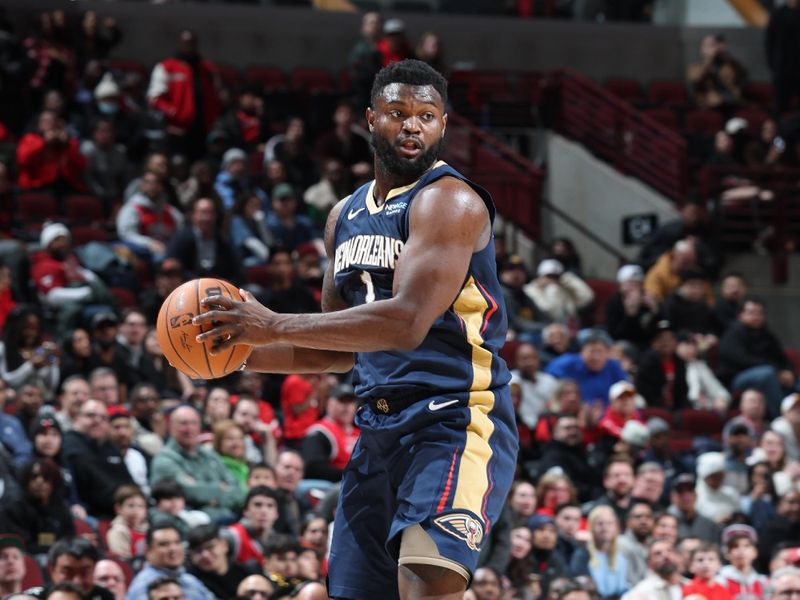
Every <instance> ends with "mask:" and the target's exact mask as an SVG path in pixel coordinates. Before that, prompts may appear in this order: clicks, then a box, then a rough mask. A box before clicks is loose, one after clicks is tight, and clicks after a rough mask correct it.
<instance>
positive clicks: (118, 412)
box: [108, 404, 131, 421]
mask: <svg viewBox="0 0 800 600" xmlns="http://www.w3.org/2000/svg"><path fill="white" fill-rule="evenodd" d="M130 416H131V413H129V412H128V409H126V408H125V407H124V406H123V405H122V404H112V405H111V406H109V407H108V420H109V421H113V420H114V419H123V418H128V417H130Z"/></svg>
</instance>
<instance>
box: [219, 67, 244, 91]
mask: <svg viewBox="0 0 800 600" xmlns="http://www.w3.org/2000/svg"><path fill="white" fill-rule="evenodd" d="M214 66H215V67H216V69H217V73H219V78H220V79H221V80H222V83H223V84H224V85H225V86H226V87H228V88H230V89H232V90H233V91H234V92H236V91H238V90H239V88H241V87H242V75H241V73H240V72H239V69H238V68H237V67H235V66H233V65H227V64H224V63H216V64H215V65H214Z"/></svg>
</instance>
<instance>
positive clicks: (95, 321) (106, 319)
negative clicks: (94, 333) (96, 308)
mask: <svg viewBox="0 0 800 600" xmlns="http://www.w3.org/2000/svg"><path fill="white" fill-rule="evenodd" d="M106 323H110V324H111V325H117V324H118V323H119V319H118V318H117V315H115V314H114V313H113V312H111V311H105V312H100V313H97V314H96V315H95V316H93V317H92V329H96V328H97V327H100V325H104V324H106Z"/></svg>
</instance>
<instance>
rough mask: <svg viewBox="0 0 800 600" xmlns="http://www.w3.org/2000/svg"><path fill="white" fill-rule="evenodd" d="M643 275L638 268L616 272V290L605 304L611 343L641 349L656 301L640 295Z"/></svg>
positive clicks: (647, 332) (621, 268)
mask: <svg viewBox="0 0 800 600" xmlns="http://www.w3.org/2000/svg"><path fill="white" fill-rule="evenodd" d="M643 282H644V272H643V271H642V267H640V266H639V265H624V266H622V267H620V269H619V271H617V284H618V286H619V287H618V291H617V293H616V294H614V295H613V296H611V298H609V299H608V302H606V327H607V328H608V333H610V334H611V337H612V338H614V339H615V340H626V341H629V342H631V343H633V344H636V346H638V347H639V348H644V347H645V346H646V344H647V342H648V341H649V340H650V335H651V330H652V326H653V323H654V322H655V320H656V317H657V315H658V302H657V301H656V300H655V298H653V297H652V296H648V295H647V294H645V293H644V287H643Z"/></svg>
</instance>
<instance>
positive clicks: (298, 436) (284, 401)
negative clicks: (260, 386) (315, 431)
mask: <svg viewBox="0 0 800 600" xmlns="http://www.w3.org/2000/svg"><path fill="white" fill-rule="evenodd" d="M329 389H330V383H329V382H328V377H327V376H326V375H289V376H288V377H287V378H286V379H285V380H284V381H283V385H282V386H281V408H282V409H283V437H284V442H285V444H286V446H288V447H289V448H295V449H299V448H300V447H301V445H302V443H303V438H304V437H305V435H306V433H307V432H308V429H309V428H310V427H311V426H312V425H313V424H314V423H316V421H317V419H319V415H320V412H321V409H322V405H323V404H324V402H325V400H326V399H327V397H328V390H329Z"/></svg>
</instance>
